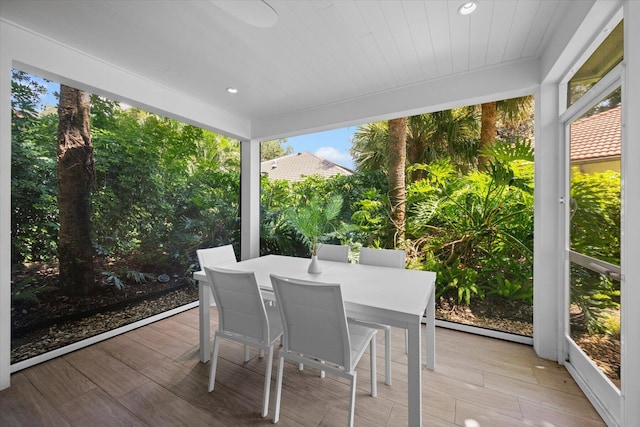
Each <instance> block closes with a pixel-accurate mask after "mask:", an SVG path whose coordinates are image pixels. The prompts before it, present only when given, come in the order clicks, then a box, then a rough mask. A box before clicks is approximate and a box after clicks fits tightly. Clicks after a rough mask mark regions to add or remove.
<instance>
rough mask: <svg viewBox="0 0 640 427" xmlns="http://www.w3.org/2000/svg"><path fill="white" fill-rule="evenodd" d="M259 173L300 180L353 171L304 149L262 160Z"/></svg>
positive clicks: (272, 176)
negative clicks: (313, 176) (303, 150)
mask: <svg viewBox="0 0 640 427" xmlns="http://www.w3.org/2000/svg"><path fill="white" fill-rule="evenodd" d="M260 173H261V174H263V175H265V174H266V175H268V176H269V178H272V179H286V180H287V181H302V180H304V179H305V177H307V176H311V175H319V176H323V177H330V176H334V175H351V174H352V173H353V171H351V170H350V169H347V168H345V167H342V166H340V165H338V164H336V163H333V162H331V161H329V160H326V159H323V158H322V157H318V156H316V155H314V154H311V153H308V152H306V151H305V152H302V153H297V154H291V155H289V156H284V157H279V158H277V159H272V160H267V161H265V162H262V163H260Z"/></svg>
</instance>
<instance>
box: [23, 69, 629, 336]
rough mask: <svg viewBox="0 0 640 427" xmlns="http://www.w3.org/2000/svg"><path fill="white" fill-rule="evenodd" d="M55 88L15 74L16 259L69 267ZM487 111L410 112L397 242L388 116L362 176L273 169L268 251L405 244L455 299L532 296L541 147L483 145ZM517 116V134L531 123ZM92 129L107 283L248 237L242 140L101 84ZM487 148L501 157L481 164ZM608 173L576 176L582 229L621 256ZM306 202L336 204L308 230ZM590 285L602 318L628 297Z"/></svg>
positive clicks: (578, 233)
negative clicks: (61, 243)
mask: <svg viewBox="0 0 640 427" xmlns="http://www.w3.org/2000/svg"><path fill="white" fill-rule="evenodd" d="M42 94H43V87H42V86H41V85H40V84H39V83H38V82H37V81H35V80H33V79H31V78H30V77H29V75H26V74H24V73H20V72H18V71H15V72H14V79H13V97H12V109H13V121H12V199H11V200H12V207H11V208H12V243H11V245H12V263H13V264H14V265H20V264H25V263H30V262H45V263H55V261H56V256H57V244H58V240H57V235H58V234H57V233H58V224H59V219H58V211H57V208H56V171H55V165H56V161H55V142H54V141H55V137H54V135H55V134H56V127H57V124H58V117H57V113H56V111H55V110H53V109H42V108H41V107H40V102H41V101H40V97H41V96H42ZM478 114H479V109H478V108H471V107H470V108H460V109H455V110H449V111H446V112H438V113H430V114H424V115H419V116H414V117H409V118H407V121H406V124H407V127H406V132H407V135H406V150H407V156H406V164H405V166H404V169H405V173H406V176H405V178H406V181H405V182H406V184H405V196H404V197H406V200H405V203H406V209H405V221H406V222H405V230H404V236H403V237H400V238H399V239H397V237H398V234H397V231H398V230H397V228H396V227H395V224H393V221H391V220H390V218H391V215H392V206H393V205H394V204H396V203H397V202H392V201H391V197H390V194H391V192H390V189H389V184H390V183H389V181H388V179H387V178H388V172H389V157H390V154H389V152H388V144H387V142H388V139H389V123H388V122H379V123H371V124H367V125H364V126H361V127H360V128H359V129H358V131H357V132H356V134H355V135H354V140H353V147H352V150H351V152H352V155H353V157H354V159H355V162H356V172H355V173H354V174H353V175H351V176H335V177H332V178H328V179H327V178H320V177H309V178H307V179H306V180H304V181H300V182H288V181H274V180H271V179H270V178H268V177H266V176H264V177H262V178H261V200H260V203H261V223H260V227H261V228H260V253H261V254H268V253H281V254H287V255H298V256H308V255H309V254H310V253H313V251H314V246H315V244H316V243H317V242H318V241H324V242H332V243H341V244H349V245H350V246H351V247H352V248H354V249H355V250H357V248H358V247H359V246H374V247H392V246H396V245H397V246H399V247H402V248H404V249H406V250H407V253H408V259H409V266H410V267H411V268H416V269H424V270H433V271H436V272H437V273H438V275H437V293H438V295H439V296H441V297H443V298H447V299H454V300H456V301H457V302H459V303H461V304H470V303H473V302H474V301H475V300H480V299H482V298H485V297H487V296H492V297H495V298H502V299H504V300H505V301H521V302H524V303H526V304H531V303H532V297H533V283H532V272H533V268H532V265H533V163H532V162H533V149H532V147H531V144H530V142H529V140H528V139H526V138H517V137H513V138H512V137H509V138H506V137H505V138H504V139H503V140H496V141H495V143H493V144H491V145H490V146H489V147H487V149H486V150H483V151H479V127H478V123H479V120H478V119H479V116H478ZM503 125H504V123H502V124H499V126H498V127H499V129H501V130H503V128H504V126H503ZM518 126H519V125H514V126H513V127H512V128H511V130H509V131H503V133H502V135H511V136H513V133H514V132H515V133H516V134H517V129H519V127H518ZM514 129H516V131H514ZM91 132H92V140H93V145H94V150H95V151H94V156H95V159H96V164H95V168H96V187H95V189H94V191H93V194H92V198H91V203H92V210H93V216H92V230H93V231H92V233H93V234H92V242H93V247H94V249H95V255H96V256H97V257H98V258H100V259H102V260H104V261H105V264H106V265H108V268H104V269H103V271H101V272H100V277H102V278H103V279H104V280H105V281H106V282H108V283H112V284H113V285H114V286H116V287H122V286H126V282H127V280H142V281H144V280H146V279H145V278H146V277H147V276H146V274H148V273H151V272H152V270H153V269H154V268H155V267H157V266H167V265H172V266H178V267H179V268H180V269H181V271H183V272H184V275H185V277H188V273H189V272H191V271H192V270H193V269H194V268H197V265H196V262H197V261H196V257H195V250H196V249H197V248H200V247H209V246H217V245H220V244H227V243H232V244H234V245H236V246H237V245H239V241H240V235H239V233H240V231H239V191H240V190H239V164H240V146H239V142H238V141H236V140H233V139H230V138H227V137H224V136H221V135H218V134H215V133H213V132H210V131H206V130H203V129H199V128H196V127H194V126H191V125H187V124H184V123H180V122H178V121H176V120H172V119H167V118H164V117H161V116H158V115H155V114H151V113H149V112H146V111H143V110H140V109H136V108H128V107H124V106H121V105H120V104H118V103H116V102H114V101H110V100H107V99H104V98H100V97H97V96H92V97H91ZM500 132H501V131H499V132H498V133H500ZM288 153H290V148H288V147H287V146H286V141H285V140H281V141H271V142H269V143H267V144H265V146H264V150H263V158H268V157H271V156H282V155H286V154H288ZM479 156H483V157H484V158H486V159H487V163H486V165H485V167H483V168H481V169H478V168H477V167H476V166H477V159H478V157H479ZM609 178H610V177H599V176H597V175H593V176H591V175H584V176H579V177H578V179H575V180H574V182H575V184H574V188H572V194H573V197H574V199H575V200H577V203H578V204H579V205H580V206H581V209H580V210H579V211H578V212H577V213H576V214H575V215H574V218H573V222H572V225H573V226H574V228H575V230H572V235H575V240H573V244H574V245H576V247H581V248H589V250H592V251H594V253H597V254H598V256H600V257H603V258H604V259H612V260H613V259H615V258H616V257H618V258H619V253H616V248H618V247H619V242H617V241H613V240H604V241H603V240H598V239H596V240H594V238H593V235H592V234H590V233H586V231H587V230H589V229H593V228H594V227H598V228H600V229H605V228H610V229H611V230H613V229H615V227H619V206H616V205H615V203H614V202H612V200H616V198H615V197H609V196H610V195H611V194H609V193H608V192H603V191H601V190H602V185H601V184H602V182H601V181H605V180H609ZM613 187H615V185H614V186H613ZM613 187H612V188H611V191H612V192H613V191H619V186H618V189H617V190H615V188H613ZM319 195H322V198H320V197H319ZM617 200H619V198H618V199H617ZM305 212H307V213H308V212H311V213H313V214H314V215H315V214H317V213H323V215H320V216H318V217H317V218H316V217H314V218H311V216H307V217H305V218H306V219H307V221H306V222H307V223H311V222H314V223H315V224H316V225H317V227H313V229H312V230H305V227H303V223H304V221H302V220H303V219H305V218H303V213H305ZM312 219H313V221H311V220H312ZM329 223H332V226H331V227H325V226H326V225H327V224H329ZM618 230H619V228H618ZM610 235H615V232H612V233H611V234H610ZM581 283H583V286H582V288H580V287H577V288H576V289H578V291H577V292H576V294H575V295H573V300H574V301H576V302H577V303H579V304H580V306H581V307H582V308H583V310H584V311H585V313H586V315H585V318H586V320H585V321H586V322H588V323H589V324H591V325H593V324H595V323H593V322H594V320H593V319H595V321H596V322H597V319H598V318H599V316H600V312H599V311H598V310H599V309H602V308H605V307H612V306H614V305H615V304H616V303H617V301H616V298H617V296H616V295H618V294H616V290H615V289H613V287H612V285H611V283H604V282H602V281H594V280H583V282H581ZM33 289H34V286H33V283H32V282H31V281H29V280H27V281H21V282H19V283H14V284H13V290H14V292H13V294H14V297H16V298H24V299H32V298H37V295H36V294H35V293H34V292H33ZM594 301H595V302H596V303H594ZM602 301H604V302H602ZM601 311H602V310H601Z"/></svg>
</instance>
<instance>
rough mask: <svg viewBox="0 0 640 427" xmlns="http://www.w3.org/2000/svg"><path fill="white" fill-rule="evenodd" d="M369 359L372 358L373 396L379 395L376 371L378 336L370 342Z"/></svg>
mask: <svg viewBox="0 0 640 427" xmlns="http://www.w3.org/2000/svg"><path fill="white" fill-rule="evenodd" d="M369 356H370V357H369V359H371V361H370V362H371V367H370V370H371V397H376V396H378V374H377V372H376V364H377V363H376V362H377V361H376V336H375V335H374V336H373V337H371V341H370V342H369Z"/></svg>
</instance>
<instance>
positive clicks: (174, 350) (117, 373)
mask: <svg viewBox="0 0 640 427" xmlns="http://www.w3.org/2000/svg"><path fill="white" fill-rule="evenodd" d="M211 318H212V319H216V320H217V313H216V312H215V309H212V312H211ZM214 327H215V325H212V329H214ZM197 328H198V312H197V309H193V310H189V311H186V312H184V313H181V314H178V315H176V316H173V317H171V318H168V319H165V320H162V321H159V322H157V323H154V324H151V325H149V326H145V327H143V328H140V329H137V330H134V331H131V332H129V333H127V334H124V335H120V336H118V337H115V338H112V339H109V340H107V341H104V342H101V343H99V344H96V345H93V346H91V347H88V348H85V349H82V350H79V351H76V352H74V353H71V354H68V355H66V356H63V357H60V358H57V359H54V360H51V361H49V362H46V363H43V364H40V365H37V366H34V367H32V368H29V369H26V370H24V371H21V372H18V373H16V374H14V375H12V377H11V383H12V386H11V387H10V388H9V389H7V390H3V391H1V392H0V425H1V426H3V427H8V426H36V425H38V426H67V425H70V426H103V425H104V426H112V425H113V426H119V425H121V426H181V425H184V426H205V425H206V426H238V425H253V426H258V425H265V426H266V425H270V424H271V423H272V416H273V395H274V393H275V367H276V366H275V363H276V362H275V361H274V377H273V378H274V380H273V382H272V400H271V408H270V411H269V415H268V416H267V418H266V419H263V418H261V417H260V407H261V402H262V386H263V378H264V377H263V375H264V368H265V362H264V359H259V358H258V357H257V353H256V352H253V353H252V359H251V360H250V361H249V362H248V363H243V350H242V347H241V346H240V345H236V344H233V343H229V342H226V341H223V343H222V346H221V350H220V356H221V358H220V361H219V364H218V374H217V378H216V389H215V391H214V392H212V393H207V379H208V375H209V363H207V364H203V363H200V362H199V361H198V345H197V344H198V329H197ZM379 335H380V337H379V338H378V340H379V346H378V355H379V358H378V397H377V398H372V397H371V396H370V395H369V394H368V393H369V380H368V378H369V372H368V366H369V362H368V360H362V361H361V362H360V365H359V368H358V369H359V372H358V390H357V394H356V416H355V424H356V425H357V426H403V425H406V424H407V407H406V404H407V370H406V355H405V354H404V333H403V331H402V330H395V329H394V330H393V345H394V348H393V354H392V357H393V384H392V385H391V386H387V385H385V384H384V359H383V357H384V351H383V349H384V348H383V344H382V339H383V335H382V334H379ZM436 344H437V350H436V370H435V371H428V370H423V374H422V375H423V420H424V422H423V424H424V425H425V426H465V427H478V426H482V427H484V426H487V427H488V426H490V427H500V426H508V427H514V426H545V427H550V426H576V427H578V426H579V427H589V426H604V423H603V422H602V420H601V419H600V417H599V416H598V414H597V413H596V411H595V410H594V409H593V407H592V406H591V405H590V404H589V402H588V401H587V399H586V398H585V397H584V395H583V394H582V392H581V391H580V390H579V388H578V387H577V386H576V384H575V383H574V381H573V380H572V379H571V377H570V376H569V374H568V373H567V372H566V370H565V369H564V368H563V367H561V366H559V365H558V364H556V363H554V362H550V361H547V360H543V359H539V358H538V357H536V356H535V354H534V352H533V349H532V348H531V347H529V346H526V345H521V344H515V343H510V342H504V341H500V340H496V339H491V338H484V337H479V336H474V335H470V334H466V333H462V332H456V331H451V330H446V329H440V328H438V329H437V338H436ZM276 355H277V353H276ZM367 357H368V356H367V355H365V357H364V358H363V359H367ZM348 392H349V390H348V385H347V384H346V382H345V381H343V380H342V379H337V378H334V377H330V376H327V377H326V378H324V379H321V378H319V377H318V373H317V372H316V371H314V370H313V369H305V370H303V371H301V372H300V371H298V369H297V367H296V366H294V365H292V364H286V365H285V376H284V387H283V397H282V410H281V418H280V423H279V424H280V425H282V426H299V425H301V426H334V425H335V426H341V425H344V424H345V423H346V420H347V396H348Z"/></svg>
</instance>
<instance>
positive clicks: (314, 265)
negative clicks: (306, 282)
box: [307, 255, 320, 274]
mask: <svg viewBox="0 0 640 427" xmlns="http://www.w3.org/2000/svg"><path fill="white" fill-rule="evenodd" d="M307 271H308V272H309V273H311V274H318V273H320V263H319V262H318V256H317V255H311V263H309V268H308V269H307Z"/></svg>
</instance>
